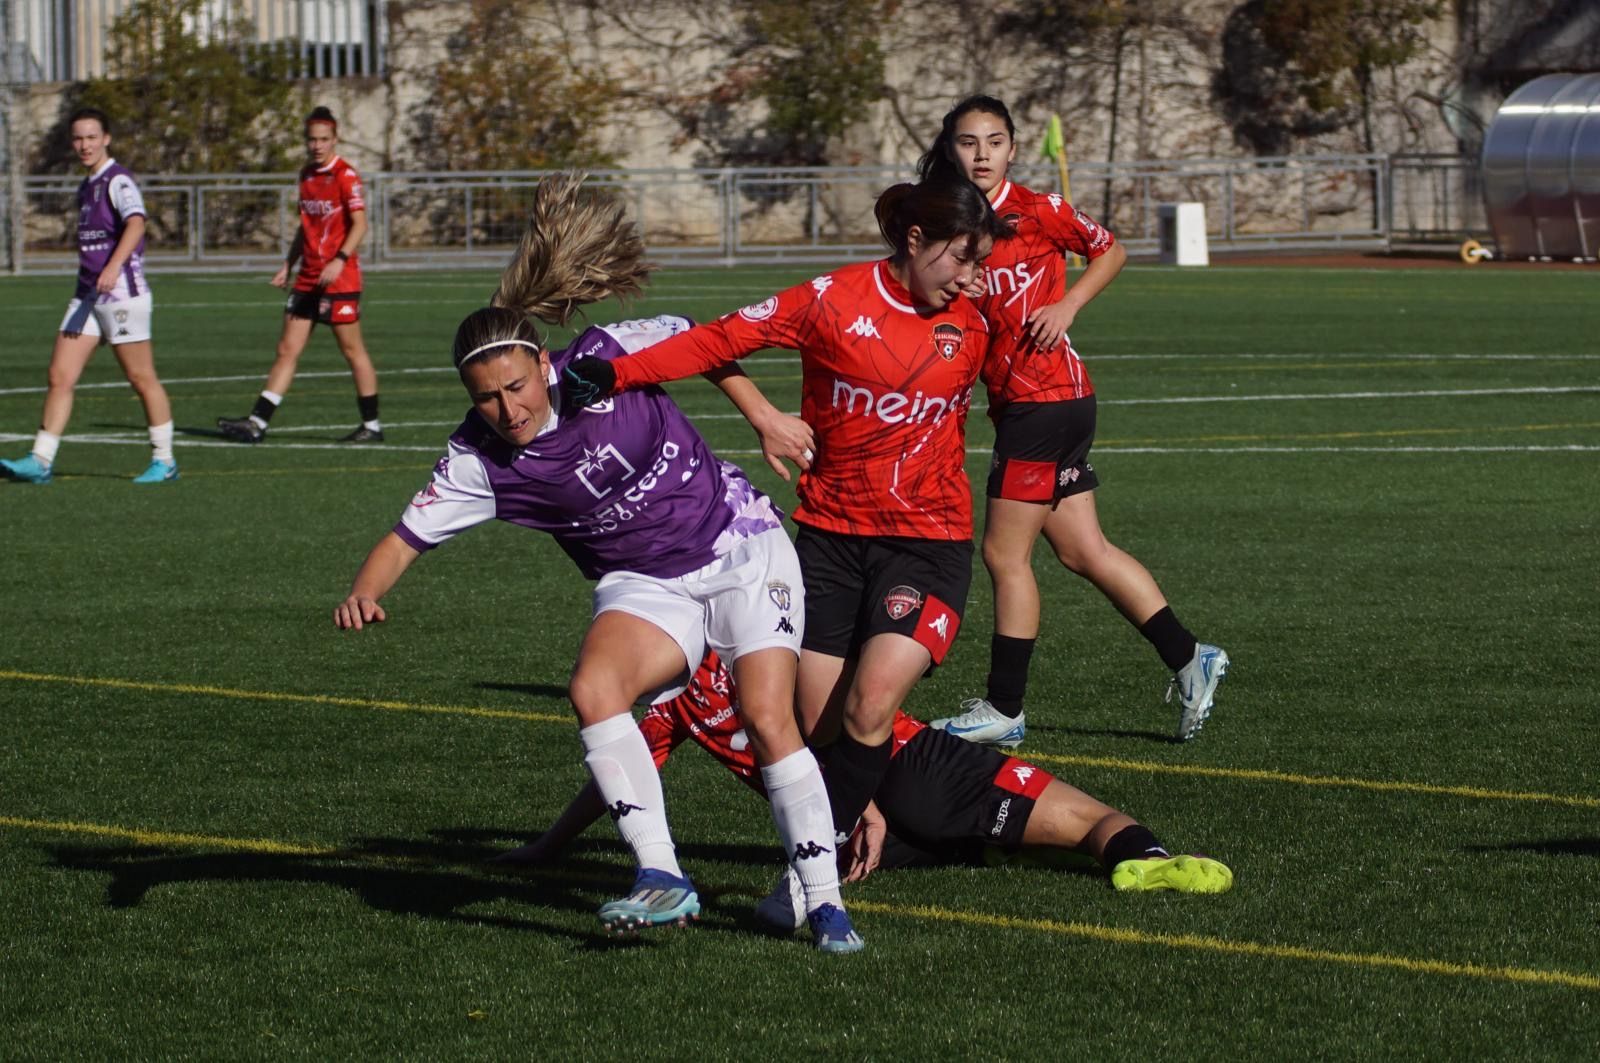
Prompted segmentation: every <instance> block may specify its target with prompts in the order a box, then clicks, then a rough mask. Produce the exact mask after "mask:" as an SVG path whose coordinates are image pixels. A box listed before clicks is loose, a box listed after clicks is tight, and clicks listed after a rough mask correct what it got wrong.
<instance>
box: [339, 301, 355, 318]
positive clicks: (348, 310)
mask: <svg viewBox="0 0 1600 1063" xmlns="http://www.w3.org/2000/svg"><path fill="white" fill-rule="evenodd" d="M355 312H356V308H355V307H353V306H351V305H350V304H349V303H345V304H344V305H343V306H341V307H340V308H339V314H338V316H339V317H349V316H351V315H352V314H354V313H355Z"/></svg>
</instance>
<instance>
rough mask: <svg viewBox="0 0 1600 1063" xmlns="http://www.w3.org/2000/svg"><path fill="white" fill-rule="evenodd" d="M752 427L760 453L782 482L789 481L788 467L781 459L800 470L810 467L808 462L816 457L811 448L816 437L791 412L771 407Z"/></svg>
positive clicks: (804, 470)
mask: <svg viewBox="0 0 1600 1063" xmlns="http://www.w3.org/2000/svg"><path fill="white" fill-rule="evenodd" d="M755 429H756V435H757V436H758V437H759V438H760V439H761V456H762V457H764V458H766V459H767V464H768V465H770V466H772V471H773V472H775V473H777V474H778V476H779V477H780V478H781V479H782V480H783V481H784V482H785V483H788V482H789V467H788V466H787V465H785V464H784V463H783V459H784V458H788V459H789V460H790V461H792V462H794V463H795V465H796V466H797V467H798V468H799V469H800V471H801V472H807V471H809V470H810V469H811V462H812V460H813V459H814V458H815V457H816V456H817V453H816V451H815V450H814V449H813V448H814V447H815V446H816V445H817V437H816V433H814V432H813V431H812V430H811V426H810V425H808V424H806V423H805V422H804V421H802V420H801V419H800V418H798V417H795V416H793V415H791V414H787V413H780V412H779V411H777V410H774V411H772V415H771V416H770V417H768V418H767V419H766V420H764V421H762V423H761V424H759V425H756V426H755Z"/></svg>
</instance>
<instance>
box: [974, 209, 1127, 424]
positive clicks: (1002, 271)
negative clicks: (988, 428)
mask: <svg viewBox="0 0 1600 1063" xmlns="http://www.w3.org/2000/svg"><path fill="white" fill-rule="evenodd" d="M992 206H993V207H994V212H995V214H997V215H999V217H1000V218H1001V220H1002V221H1005V222H1006V223H1007V224H1009V225H1011V226H1012V227H1013V228H1014V229H1015V230H1016V235H1015V236H1013V237H1012V238H1011V239H1009V240H998V241H996V242H995V245H994V251H993V252H992V253H991V254H990V255H989V258H988V259H987V260H986V261H985V262H984V266H983V277H984V281H985V283H986V284H987V286H988V289H989V292H988V294H987V295H985V296H984V297H983V298H982V299H980V300H979V301H978V302H979V307H980V308H981V309H982V311H983V316H984V318H985V319H986V320H987V321H988V322H989V331H990V335H989V355H988V357H987V358H986V359H984V364H983V381H984V383H985V384H986V385H987V386H988V389H989V413H990V416H993V415H995V414H996V413H998V412H999V410H1000V409H1001V407H1003V406H1005V405H1006V404H1007V403H1011V402H1060V401H1063V400H1066V399H1081V398H1083V397H1084V396H1086V395H1092V394H1094V385H1093V384H1092V383H1090V381H1089V371H1088V370H1087V369H1085V368H1084V365H1083V361H1082V359H1080V358H1079V357H1078V352H1077V351H1076V350H1074V349H1073V346H1072V340H1071V338H1070V337H1069V338H1066V339H1063V340H1062V341H1061V342H1060V343H1058V344H1056V345H1054V346H1052V347H1049V348H1043V349H1041V348H1039V347H1036V346H1034V345H1033V344H1032V343H1031V342H1029V340H1028V338H1027V328H1026V324H1027V321H1028V317H1029V315H1031V314H1032V313H1033V312H1034V311H1035V310H1038V309H1039V308H1040V307H1044V306H1049V305H1050V304H1051V303H1055V302H1059V301H1060V300H1061V298H1062V297H1063V296H1064V295H1066V293H1067V264H1066V260H1065V258H1064V257H1063V255H1064V254H1065V252H1068V251H1073V252H1076V253H1077V254H1080V255H1082V256H1083V257H1084V258H1086V259H1088V260H1090V261H1093V260H1094V259H1097V258H1099V257H1100V256H1101V255H1103V254H1105V253H1106V252H1107V251H1109V250H1111V246H1112V245H1113V244H1114V243H1116V237H1114V236H1112V235H1111V230H1109V229H1107V228H1105V227H1104V226H1102V225H1100V224H1099V223H1098V222H1096V221H1095V220H1094V219H1093V218H1091V217H1089V215H1087V214H1085V213H1084V212H1083V211H1081V210H1078V209H1076V208H1075V207H1073V206H1072V204H1070V203H1068V202H1067V201H1066V200H1065V199H1064V198H1062V197H1061V196H1060V195H1059V194H1057V193H1054V192H1051V193H1041V192H1035V191H1033V190H1032V189H1028V188H1024V187H1022V186H1021V185H1018V184H1012V183H1011V182H1010V181H1007V182H1006V183H1005V184H1003V185H1001V186H1000V189H999V191H998V192H997V193H996V195H995V198H994V200H993V203H992Z"/></svg>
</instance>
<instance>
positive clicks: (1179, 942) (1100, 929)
mask: <svg viewBox="0 0 1600 1063" xmlns="http://www.w3.org/2000/svg"><path fill="white" fill-rule="evenodd" d="M850 910H851V911H852V912H868V913H876V914H882V915H899V916H907V917H910V918H913V919H929V920H934V921H937V922H945V923H962V924H965V925H967V926H988V927H995V928H997V929H1002V930H1034V931H1039V932H1041V933H1046V934H1062V935H1065V936H1069V937H1077V938H1086V939H1088V940H1091V941H1104V942H1108V943H1110V944H1113V945H1161V946H1165V947H1167V948H1174V949H1196V950H1199V951H1202V952H1220V953H1225V954H1227V955H1232V956H1254V957H1260V958H1262V959H1272V960H1301V961H1305V962H1310V963H1336V964H1345V965H1348V966H1352V967H1380V968H1388V969H1391V970H1400V971H1410V972H1412V973H1415V974H1437V975H1450V976H1453V977H1458V978H1485V979H1492V980H1495V981H1505V982H1526V983H1532V984H1537V985H1556V986H1565V987H1568V988H1571V989H1593V990H1600V977H1596V976H1594V975H1588V974H1573V973H1571V972H1568V971H1541V970H1538V969H1537V968H1531V967H1485V966H1482V965H1481V964H1475V963H1451V962H1449V961H1448V960H1423V959H1416V958H1414V957H1411V956H1391V955H1387V954H1385V953H1381V952H1332V951H1327V950H1323V949H1308V948H1303V947H1301V946H1299V945H1264V944H1261V943H1259V942H1254V941H1230V940H1228V939H1227V938H1215V937H1205V936H1203V935H1199V934H1156V933H1150V932H1148V931H1144V930H1126V929H1121V928H1118V927H1108V926H1095V925H1093V924H1090V923H1063V922H1058V921H1056V920H1054V919H1019V918H1017V917H1016V916H1010V915H991V914H989V913H987V912H957V911H951V910H950V909H948V908H935V907H932V906H928V905H910V906H901V905H894V904H879V903H877V902H874V901H859V900H853V901H851V902H850Z"/></svg>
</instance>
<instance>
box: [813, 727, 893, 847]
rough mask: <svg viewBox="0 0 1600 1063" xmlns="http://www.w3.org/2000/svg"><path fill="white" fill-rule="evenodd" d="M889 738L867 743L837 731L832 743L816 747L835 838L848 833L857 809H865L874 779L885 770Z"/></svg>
mask: <svg viewBox="0 0 1600 1063" xmlns="http://www.w3.org/2000/svg"><path fill="white" fill-rule="evenodd" d="M892 741H893V739H888V740H885V741H884V743H883V744H882V745H877V746H867V745H862V744H861V743H860V742H857V741H856V740H855V739H854V738H851V737H850V736H849V735H848V734H842V733H841V734H840V735H839V738H838V740H837V741H836V742H834V743H833V744H832V745H828V746H823V747H822V748H821V749H819V750H817V751H816V754H817V760H818V762H820V763H821V765H822V781H823V783H825V784H826V785H827V787H828V806H829V808H831V809H832V810H833V830H834V834H835V840H836V841H837V840H839V839H841V838H848V837H849V836H850V833H851V832H852V831H854V830H855V829H856V821H857V820H859V819H860V818H861V813H862V812H864V811H866V808H867V802H868V801H871V800H872V795H873V794H875V793H877V792H878V783H880V782H882V781H883V773H884V772H886V771H888V770H889V752H890V745H891V743H892ZM840 844H843V843H842V842H841V843H840Z"/></svg>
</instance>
